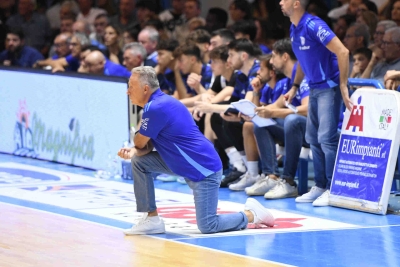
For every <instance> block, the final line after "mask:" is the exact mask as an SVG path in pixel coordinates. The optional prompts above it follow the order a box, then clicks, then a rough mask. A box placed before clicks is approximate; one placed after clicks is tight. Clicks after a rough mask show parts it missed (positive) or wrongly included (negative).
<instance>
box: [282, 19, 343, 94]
mask: <svg viewBox="0 0 400 267" xmlns="http://www.w3.org/2000/svg"><path fill="white" fill-rule="evenodd" d="M335 36H336V35H335V34H334V33H333V32H332V30H331V29H330V28H329V27H328V25H326V23H325V22H324V21H323V20H321V19H320V18H318V17H315V16H312V15H310V14H309V13H307V12H306V13H304V15H303V16H302V17H301V19H300V21H299V24H298V25H297V27H296V26H294V25H293V24H292V26H291V27H290V39H291V41H292V48H293V52H294V54H295V55H296V57H297V60H298V61H299V63H300V66H301V68H302V69H303V72H304V75H305V76H306V77H307V78H308V80H309V86H310V88H312V89H326V88H332V87H335V86H337V85H338V84H339V80H340V77H339V67H338V62H337V57H336V55H335V54H334V53H332V52H331V51H329V50H328V49H327V48H326V45H327V44H328V43H329V42H330V41H331V40H332V39H333V38H334V37H335Z"/></svg>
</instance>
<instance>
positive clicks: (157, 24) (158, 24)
mask: <svg viewBox="0 0 400 267" xmlns="http://www.w3.org/2000/svg"><path fill="white" fill-rule="evenodd" d="M146 27H153V28H154V29H156V30H157V31H158V35H159V40H160V41H161V40H167V39H169V37H168V34H167V32H166V31H165V28H164V24H163V23H162V21H161V20H159V19H149V20H148V21H146V23H145V24H144V28H146Z"/></svg>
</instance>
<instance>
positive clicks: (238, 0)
mask: <svg viewBox="0 0 400 267" xmlns="http://www.w3.org/2000/svg"><path fill="white" fill-rule="evenodd" d="M229 15H230V17H231V19H232V21H233V22H234V23H236V22H238V21H241V20H249V19H251V18H252V12H251V5H250V3H249V2H248V1H247V0H234V1H233V2H232V3H231V4H230V6H229Z"/></svg>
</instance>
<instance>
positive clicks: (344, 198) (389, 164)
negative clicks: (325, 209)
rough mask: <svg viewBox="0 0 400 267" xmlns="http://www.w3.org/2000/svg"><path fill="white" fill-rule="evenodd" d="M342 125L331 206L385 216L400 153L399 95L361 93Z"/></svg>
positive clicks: (389, 92)
mask: <svg viewBox="0 0 400 267" xmlns="http://www.w3.org/2000/svg"><path fill="white" fill-rule="evenodd" d="M351 100H352V102H353V109H352V111H351V112H349V111H348V110H346V112H345V115H344V120H343V125H342V132H341V136H340V141H339V146H338V151H337V156H336V164H335V170H334V173H333V178H332V184H331V192H330V196H329V204H330V205H332V206H339V207H344V208H350V209H355V210H361V211H367V212H371V213H378V214H386V210H387V205H388V199H389V194H390V188H391V185H392V180H393V174H394V170H395V166H396V160H397V154H398V150H399V135H398V134H397V133H398V130H399V104H400V97H399V93H398V92H393V91H389V90H378V89H358V90H357V91H356V92H355V93H354V94H353V95H352V97H351Z"/></svg>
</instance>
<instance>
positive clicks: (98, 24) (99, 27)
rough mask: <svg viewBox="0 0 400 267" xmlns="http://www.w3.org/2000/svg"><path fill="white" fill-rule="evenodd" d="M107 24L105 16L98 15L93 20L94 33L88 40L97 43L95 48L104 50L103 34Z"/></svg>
mask: <svg viewBox="0 0 400 267" xmlns="http://www.w3.org/2000/svg"><path fill="white" fill-rule="evenodd" d="M108 24H109V23H108V17H107V15H106V14H100V15H98V16H97V17H96V18H95V20H94V32H92V33H91V34H90V35H89V39H90V40H91V41H92V42H95V43H97V46H98V47H99V48H100V49H102V50H105V49H106V46H105V45H104V34H105V30H106V27H107V26H108Z"/></svg>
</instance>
